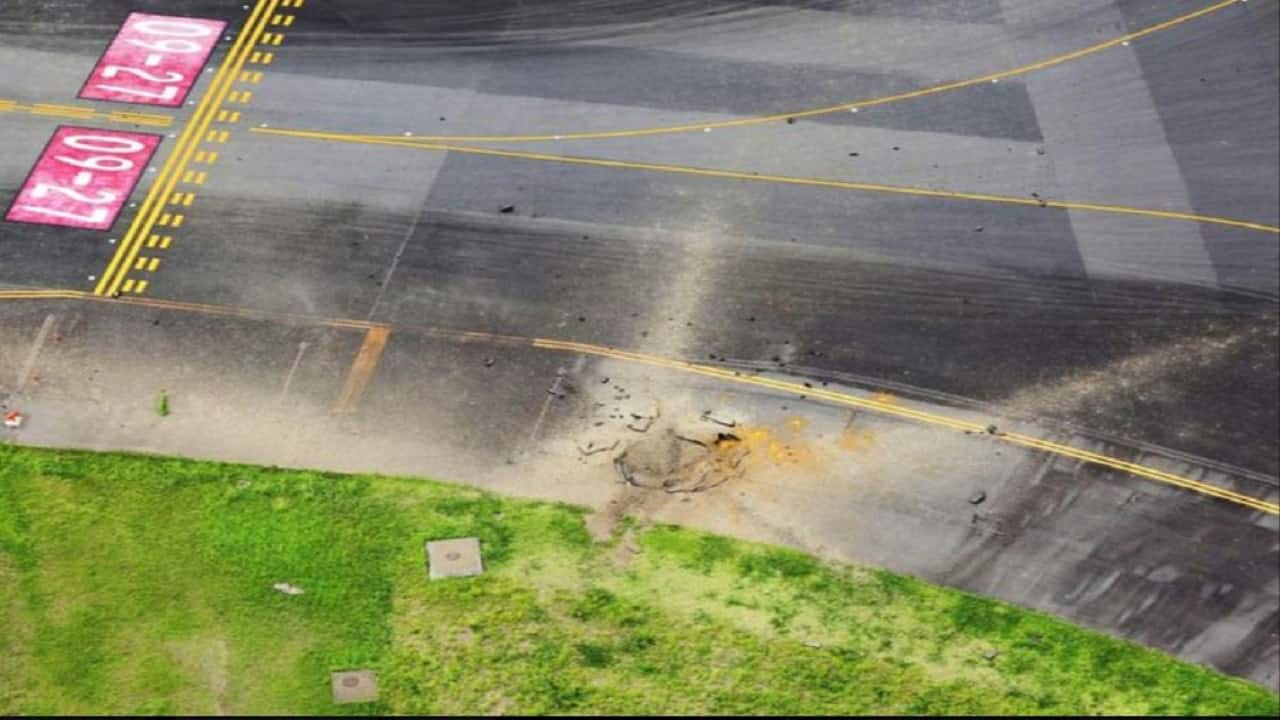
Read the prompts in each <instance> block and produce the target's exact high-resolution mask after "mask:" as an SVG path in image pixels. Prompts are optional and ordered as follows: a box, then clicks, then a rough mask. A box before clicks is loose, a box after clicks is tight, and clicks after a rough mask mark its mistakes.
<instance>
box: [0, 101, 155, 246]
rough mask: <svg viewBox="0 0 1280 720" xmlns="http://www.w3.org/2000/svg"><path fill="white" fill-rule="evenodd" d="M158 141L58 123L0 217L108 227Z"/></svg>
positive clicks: (140, 174)
mask: <svg viewBox="0 0 1280 720" xmlns="http://www.w3.org/2000/svg"><path fill="white" fill-rule="evenodd" d="M159 145H160V136H159V135H147V134H144V133H131V132H119V131H117V130H95V129H92V128H84V127H73V126H69V125H63V126H61V127H59V128H58V129H57V130H55V131H54V133H53V139H52V140H50V141H49V144H48V145H47V146H46V147H45V149H44V152H43V153H41V154H40V159H39V160H37V161H36V165H35V167H33V168H32V169H31V174H29V175H27V181H26V182H25V183H23V184H22V188H21V189H20V190H19V191H18V196H17V197H16V198H14V201H13V204H12V205H11V206H9V212H8V213H6V214H5V216H4V219H5V220H8V221H10V222H20V223H32V224H36V225H61V226H63V227H73V228H83V229H86V230H109V229H111V226H112V225H113V224H114V223H115V221H116V216H118V215H119V214H120V210H122V209H123V208H124V204H125V203H126V202H128V200H129V196H130V195H131V194H132V193H133V188H134V186H136V185H137V184H138V179H139V178H141V177H142V173H143V172H144V171H145V170H146V168H147V163H148V162H150V161H151V156H152V154H154V153H155V151H156V147H158V146H159Z"/></svg>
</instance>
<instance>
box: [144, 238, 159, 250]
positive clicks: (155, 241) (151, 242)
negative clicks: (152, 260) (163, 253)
mask: <svg viewBox="0 0 1280 720" xmlns="http://www.w3.org/2000/svg"><path fill="white" fill-rule="evenodd" d="M159 244H160V236H159V235H152V236H151V237H149V238H147V247H149V248H153V247H155V246H156V245H159Z"/></svg>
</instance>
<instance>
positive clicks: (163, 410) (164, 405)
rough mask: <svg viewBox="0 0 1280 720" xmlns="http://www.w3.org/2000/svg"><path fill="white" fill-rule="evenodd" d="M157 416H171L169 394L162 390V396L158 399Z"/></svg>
mask: <svg viewBox="0 0 1280 720" xmlns="http://www.w3.org/2000/svg"><path fill="white" fill-rule="evenodd" d="M156 414H157V415H159V416H160V417H168V416H169V393H167V392H165V391H164V390H161V391H160V396H159V397H157V398H156Z"/></svg>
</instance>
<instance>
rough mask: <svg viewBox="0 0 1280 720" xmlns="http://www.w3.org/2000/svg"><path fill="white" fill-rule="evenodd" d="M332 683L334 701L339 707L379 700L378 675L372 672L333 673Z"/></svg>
mask: <svg viewBox="0 0 1280 720" xmlns="http://www.w3.org/2000/svg"><path fill="white" fill-rule="evenodd" d="M330 681H331V685H332V686H333V701H334V702H335V703H337V704H339V705H344V704H346V703H362V702H373V701H375V700H377V699H378V673H376V672H374V671H372V670H343V671H341V672H336V673H332V674H331V676H330Z"/></svg>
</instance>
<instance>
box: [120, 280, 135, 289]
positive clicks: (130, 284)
mask: <svg viewBox="0 0 1280 720" xmlns="http://www.w3.org/2000/svg"><path fill="white" fill-rule="evenodd" d="M120 290H121V291H122V292H133V278H125V281H124V284H123V285H122V286H121V288H120Z"/></svg>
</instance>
